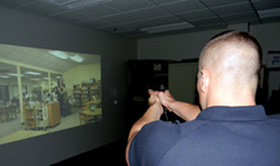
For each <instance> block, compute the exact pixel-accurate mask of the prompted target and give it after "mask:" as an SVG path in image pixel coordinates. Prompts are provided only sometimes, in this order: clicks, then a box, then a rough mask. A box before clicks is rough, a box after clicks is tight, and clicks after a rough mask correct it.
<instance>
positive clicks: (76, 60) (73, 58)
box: [69, 55, 84, 63]
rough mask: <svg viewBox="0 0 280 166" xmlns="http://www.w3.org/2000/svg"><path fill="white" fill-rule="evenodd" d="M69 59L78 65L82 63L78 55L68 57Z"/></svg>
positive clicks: (82, 59)
mask: <svg viewBox="0 0 280 166" xmlns="http://www.w3.org/2000/svg"><path fill="white" fill-rule="evenodd" d="M69 58H70V59H72V60H73V61H75V62H79V63H81V62H83V61H84V58H82V57H80V56H79V55H75V56H69Z"/></svg>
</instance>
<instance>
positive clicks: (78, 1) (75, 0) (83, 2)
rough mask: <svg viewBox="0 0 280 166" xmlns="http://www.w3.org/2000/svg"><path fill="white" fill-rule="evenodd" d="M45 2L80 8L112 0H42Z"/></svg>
mask: <svg viewBox="0 0 280 166" xmlns="http://www.w3.org/2000/svg"><path fill="white" fill-rule="evenodd" d="M44 1H46V2H49V3H52V4H55V5H59V6H64V7H67V8H69V9H76V8H82V7H86V6H89V5H93V4H97V3H104V2H110V1H112V0H44Z"/></svg>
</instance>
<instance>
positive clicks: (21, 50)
mask: <svg viewBox="0 0 280 166" xmlns="http://www.w3.org/2000/svg"><path fill="white" fill-rule="evenodd" d="M15 50H17V51H19V52H22V53H25V54H26V53H29V52H31V51H32V50H33V48H30V47H16V48H15Z"/></svg>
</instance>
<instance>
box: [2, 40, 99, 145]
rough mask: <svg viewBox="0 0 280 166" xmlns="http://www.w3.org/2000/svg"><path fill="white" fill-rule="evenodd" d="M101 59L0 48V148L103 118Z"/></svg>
mask: <svg viewBox="0 0 280 166" xmlns="http://www.w3.org/2000/svg"><path fill="white" fill-rule="evenodd" d="M100 65H101V63H100V56H99V55H93V54H85V53H75V52H67V51H60V50H48V49H38V48H30V47H22V46H13V45H6V44H0V145H1V144H5V143H11V142H13V141H18V140H22V139H27V138H30V137H33V136H39V135H44V134H48V133H51V132H57V131H60V130H64V129H69V128H72V127H77V126H81V125H86V124H91V123H98V122H100V121H101V120H102V100H101V98H102V93H101V66H100Z"/></svg>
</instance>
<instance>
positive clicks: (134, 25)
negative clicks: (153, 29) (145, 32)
mask: <svg viewBox="0 0 280 166" xmlns="http://www.w3.org/2000/svg"><path fill="white" fill-rule="evenodd" d="M123 25H125V26H128V27H131V28H134V29H140V28H145V27H150V26H153V24H152V23H150V22H147V21H142V20H141V21H134V22H129V23H125V24H123Z"/></svg>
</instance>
